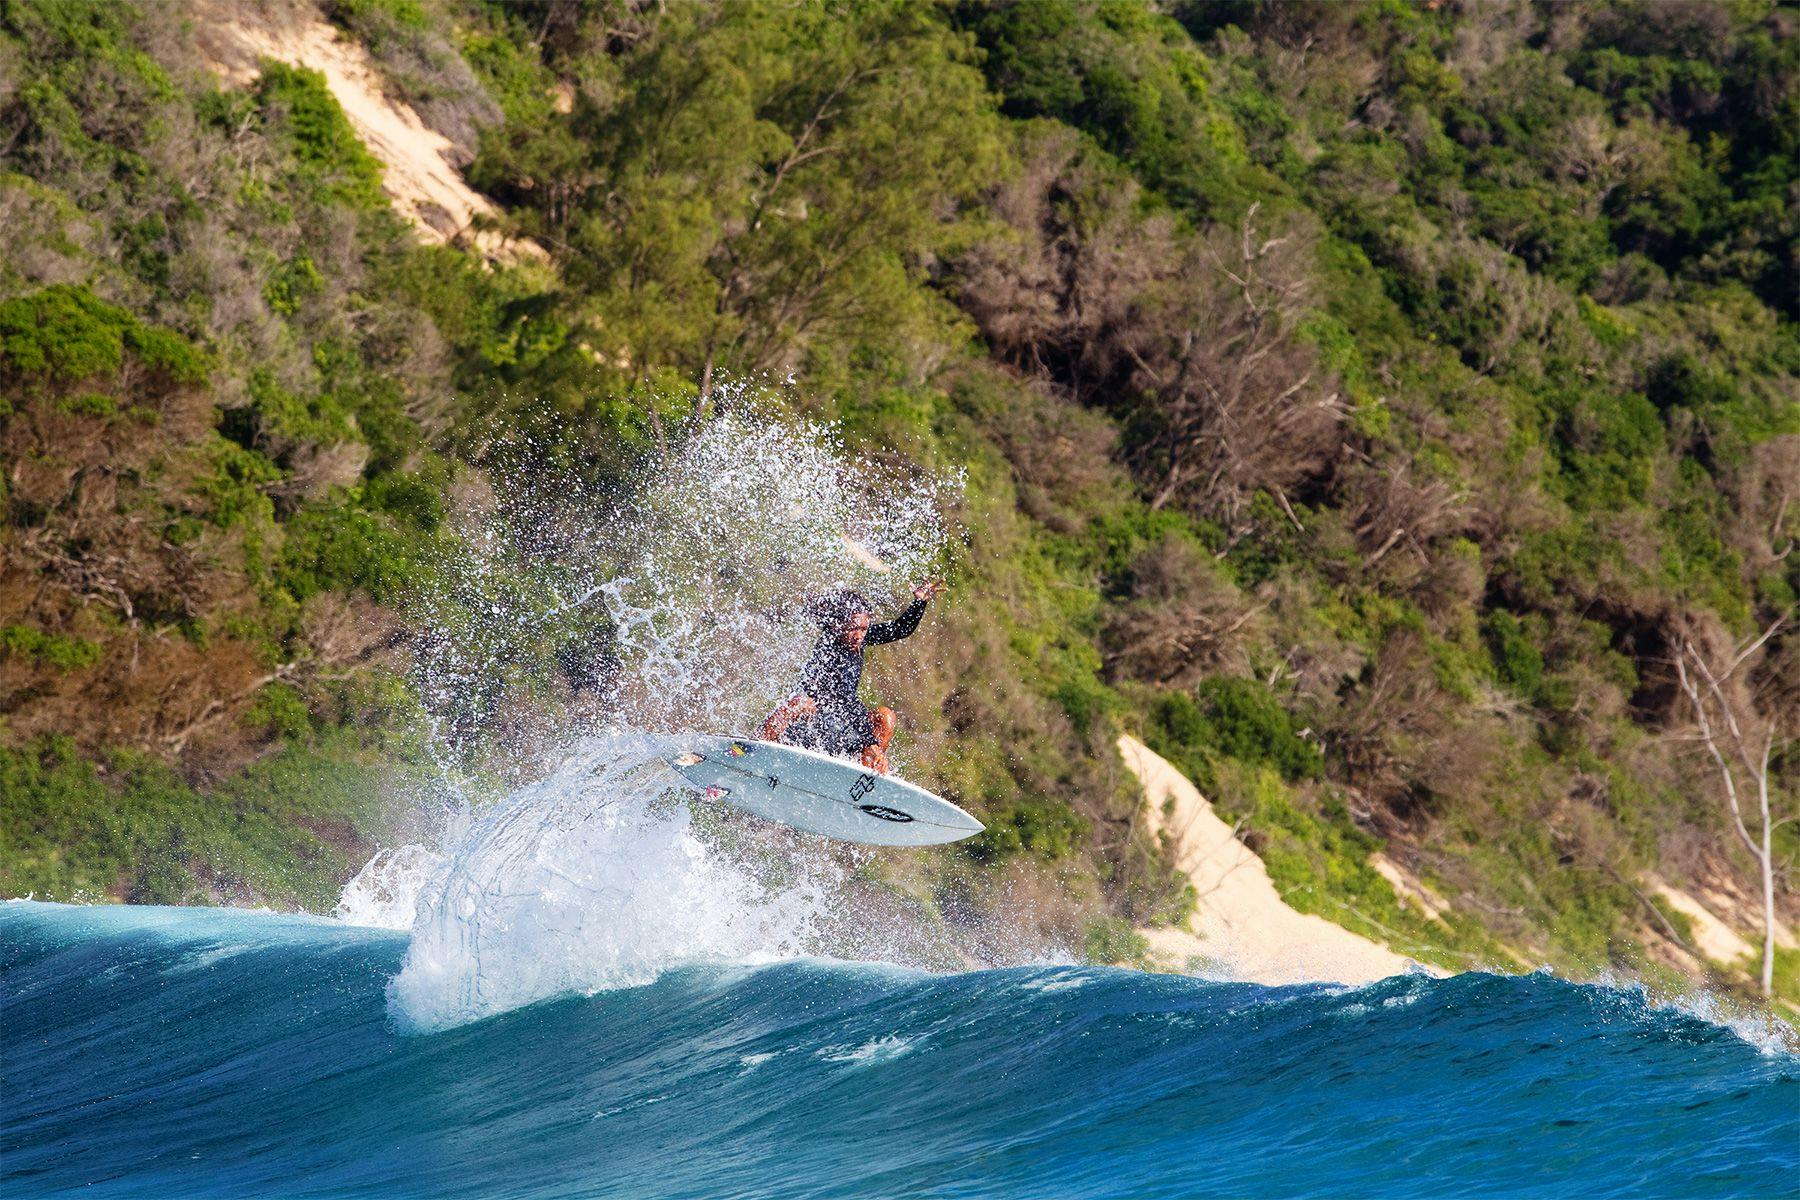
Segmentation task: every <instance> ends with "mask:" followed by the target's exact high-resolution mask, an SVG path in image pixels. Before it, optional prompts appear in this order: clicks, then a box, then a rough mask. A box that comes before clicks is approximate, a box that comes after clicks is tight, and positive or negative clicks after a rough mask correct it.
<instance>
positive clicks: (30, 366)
mask: <svg viewBox="0 0 1800 1200" xmlns="http://www.w3.org/2000/svg"><path fill="white" fill-rule="evenodd" d="M127 352H129V353H130V354H131V356H132V357H133V358H135V359H136V360H137V361H139V362H141V363H142V364H143V365H144V366H145V367H147V368H149V369H150V370H152V371H154V372H156V373H157V374H159V375H161V376H163V377H165V378H166V379H168V380H169V381H171V382H175V383H190V384H193V383H200V382H202V381H204V380H205V378H206V360H205V358H204V356H202V355H201V354H200V353H199V352H198V351H196V350H194V349H193V347H191V346H189V345H188V344H187V343H186V342H185V341H183V340H182V339H181V338H180V337H179V336H177V335H175V334H173V333H171V332H169V331H168V330H166V329H157V328H154V327H151V326H147V325H145V324H143V323H142V322H140V321H138V320H137V319H136V318H135V317H133V316H132V315H131V314H130V313H128V312H126V311H125V310H124V309H122V308H119V307H118V306H117V305H113V304H108V303H106V302H105V301H104V300H101V299H100V298H98V297H97V296H95V295H94V294H93V293H92V292H90V291H88V290H87V289H86V288H85V287H76V286H72V285H69V284H55V285H53V286H51V287H47V288H44V289H43V290H41V291H37V292H33V293H31V294H29V295H25V296H15V297H13V298H12V299H10V300H6V301H4V302H0V364H3V365H4V368H5V370H6V371H7V372H8V373H10V374H12V375H14V376H15V377H26V378H30V377H42V378H47V379H53V380H60V381H63V382H71V383H73V382H80V381H82V380H88V379H95V378H99V377H103V376H109V375H113V374H116V373H117V372H118V371H119V369H120V368H121V367H122V366H123V365H124V363H125V356H126V354H127Z"/></svg>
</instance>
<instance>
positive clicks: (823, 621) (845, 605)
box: [806, 591, 875, 632]
mask: <svg viewBox="0 0 1800 1200" xmlns="http://www.w3.org/2000/svg"><path fill="white" fill-rule="evenodd" d="M874 611H875V606H874V605H872V604H870V603H869V598H868V597H867V596H865V595H863V594H862V593H861V592H849V591H845V592H830V593H827V594H826V595H823V596H815V597H814V598H813V599H811V600H809V601H807V604H806V615H807V616H809V617H811V618H812V619H813V621H814V623H815V624H817V625H818V626H819V628H821V629H824V630H826V631H827V632H836V631H837V630H840V629H842V628H843V627H844V626H846V625H848V624H849V623H850V618H852V617H854V616H855V615H856V614H857V613H859V612H860V613H873V612H874Z"/></svg>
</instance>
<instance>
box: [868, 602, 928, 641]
mask: <svg viewBox="0 0 1800 1200" xmlns="http://www.w3.org/2000/svg"><path fill="white" fill-rule="evenodd" d="M924 615H925V602H924V601H923V600H914V601H913V602H912V603H911V604H909V605H907V606H906V609H905V610H904V611H903V612H901V614H900V615H899V616H897V617H895V618H894V619H893V620H891V621H883V622H882V623H881V624H879V625H871V626H869V633H868V636H867V637H865V638H864V639H863V645H865V646H879V645H881V644H883V643H884V642H897V641H899V640H900V639H901V638H903V637H911V636H912V632H913V630H915V629H917V628H918V627H919V618H920V617H922V616H924Z"/></svg>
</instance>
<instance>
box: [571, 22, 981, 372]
mask: <svg viewBox="0 0 1800 1200" xmlns="http://www.w3.org/2000/svg"><path fill="white" fill-rule="evenodd" d="M970 57H971V48H970V46H969V44H968V40H967V39H966V37H964V36H962V35H959V34H956V33H955V32H953V31H952V30H950V29H949V27H948V26H947V25H946V24H945V23H944V21H943V20H942V19H941V17H940V16H939V15H938V14H936V13H934V12H933V11H932V10H930V9H927V8H922V7H916V6H912V5H904V4H875V5H866V6H857V7H855V8H847V9H837V8H822V7H811V6H780V7H760V6H750V5H742V4H730V5H722V6H719V7H716V8H711V7H706V8H703V7H694V8H688V9H679V10H676V11H675V12H673V13H672V14H671V15H669V16H668V17H667V18H665V19H664V21H663V22H662V27H661V28H660V29H659V30H658V33H657V36H656V37H655V38H654V39H653V42H652V44H650V45H648V46H647V47H646V48H645V49H643V50H642V51H641V52H639V53H635V54H633V55H631V56H629V57H627V58H626V59H625V61H624V62H623V63H622V68H621V69H622V79H621V85H622V92H623V95H624V97H625V98H624V99H623V101H622V102H621V103H619V104H618V105H616V106H615V107H613V108H611V109H609V110H607V111H599V110H597V109H596V110H594V111H589V112H585V113H584V112H582V111H577V113H576V114H575V122H576V132H577V134H578V135H580V136H581V137H582V138H584V139H585V140H587V141H588V142H589V143H590V144H591V145H592V147H593V150H592V162H591V164H590V165H591V167H592V168H593V169H592V170H591V171H590V173H589V177H590V178H591V179H593V180H595V181H596V182H595V183H594V185H593V186H592V187H591V189H590V190H589V192H588V194H587V195H586V196H585V197H584V198H583V199H582V200H581V201H580V202H579V204H577V205H576V206H575V215H574V216H573V218H572V219H571V221H570V233H569V248H570V249H571V250H572V251H573V252H574V256H575V262H574V264H573V266H572V269H571V272H570V275H571V280H572V282H574V283H576V284H577V285H579V286H580V287H582V288H583V289H584V290H586V291H588V292H589V293H590V294H592V295H593V296H595V297H596V299H595V301H594V303H595V306H596V311H595V314H594V315H595V317H596V318H597V320H598V323H599V325H600V326H601V329H602V335H603V336H604V337H608V338H612V339H616V340H617V341H619V342H622V343H623V345H622V346H617V347H615V348H616V349H618V350H622V351H623V352H624V355H625V357H626V358H627V359H628V360H629V363H630V365H631V369H632V371H633V373H634V374H635V375H637V376H639V377H645V376H647V375H648V373H649V372H651V371H653V370H654V369H655V368H657V367H666V366H674V367H678V368H680V369H681V370H683V371H684V372H687V373H689V374H690V375H691V377H693V378H697V379H698V380H699V381H700V389H701V395H702V398H704V397H705V396H706V395H707V394H708V393H709V392H710V391H711V389H712V387H713V383H714V379H715V376H716V374H717V372H718V370H719V369H720V368H730V369H734V370H738V371H757V370H769V369H782V368H791V367H794V366H796V365H798V359H799V357H800V355H801V354H802V352H803V351H804V350H806V349H807V348H808V347H809V346H815V347H816V346H817V344H818V343H819V342H821V341H829V342H835V343H837V344H839V345H844V344H849V343H852V342H856V341H859V340H860V341H862V342H865V343H869V344H873V345H877V346H892V345H893V344H894V343H895V342H896V341H897V340H899V341H901V342H902V343H904V340H905V339H906V338H907V336H908V334H909V333H911V332H915V331H921V330H922V329H929V328H930V327H931V326H932V325H933V324H934V323H941V322H943V321H945V320H948V319H949V314H948V312H947V311H946V312H939V311H937V310H936V309H935V308H933V307H932V306H931V305H930V304H929V303H928V299H929V297H928V293H926V292H925V291H924V290H923V289H920V288H918V287H916V286H914V285H915V283H916V281H917V280H918V279H919V278H920V277H921V276H922V275H923V272H924V270H925V268H926V266H927V265H928V263H929V262H930V260H931V258H932V256H933V255H934V254H935V253H936V252H937V251H938V250H939V249H940V248H941V243H942V241H943V240H944V238H945V237H946V235H947V234H948V232H949V231H950V230H951V229H953V228H954V218H955V217H956V215H957V213H958V210H959V208H960V206H961V205H962V203H963V202H964V201H967V200H970V199H972V198H973V197H974V196H975V194H976V193H977V191H978V190H979V189H980V188H981V187H982V186H983V185H985V184H986V183H987V182H989V181H990V180H992V179H993V178H994V176H995V175H996V174H998V173H999V172H1000V167H1001V164H1002V151H1001V143H1000V141H999V138H998V133H997V130H998V124H997V121H998V118H997V114H996V113H995V112H994V105H993V101H992V99H991V98H990V97H989V96H988V95H987V94H986V92H985V90H984V89H983V87H982V80H981V75H980V73H979V72H978V71H976V69H975V68H974V66H973V65H971V64H970V63H969V62H968V60H969V58H970Z"/></svg>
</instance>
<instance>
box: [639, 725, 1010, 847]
mask: <svg viewBox="0 0 1800 1200" xmlns="http://www.w3.org/2000/svg"><path fill="white" fill-rule="evenodd" d="M669 740H670V743H671V746H672V747H673V748H672V750H671V753H670V754H669V758H668V763H669V766H670V767H672V768H673V769H674V770H675V771H676V773H678V774H679V775H680V776H681V777H682V778H683V779H685V780H686V781H687V782H688V784H689V785H690V786H692V787H693V788H694V789H695V790H696V791H698V792H701V793H703V794H705V795H706V796H708V797H710V798H712V799H714V800H722V801H724V802H725V803H726V804H730V805H732V806H734V807H736V808H741V809H743V810H744V811H745V812H749V813H754V814H756V815H757V816H759V817H765V818H767V819H768V820H771V821H779V822H781V823H782V824H783V825H791V826H793V827H794V828H795V829H799V830H804V831H805V832H807V833H818V834H823V835H824V836H826V837H834V838H839V839H842V840H843V841H846V842H861V843H863V844H864V845H869V846H934V845H937V844H939V843H941V842H956V841H961V840H962V839H963V838H966V837H973V836H974V835H976V834H978V833H980V832H981V831H982V830H983V829H984V828H986V826H984V825H982V823H981V822H980V821H977V820H976V819H975V818H974V817H971V816H970V815H969V814H968V813H966V812H964V811H963V810H962V809H960V808H958V807H957V806H956V805H954V804H952V803H950V802H949V801H948V800H945V799H943V798H941V797H938V796H934V795H932V794H931V793H930V792H928V791H926V790H925V789H924V788H922V787H919V786H917V785H916V784H911V783H908V782H906V781H905V780H904V779H895V778H894V777H893V776H891V775H878V774H876V773H875V772H874V771H870V770H868V769H867V768H865V767H864V766H863V765H862V764H861V763H857V762H852V761H849V760H846V759H842V758H832V757H831V756H830V755H827V754H819V753H817V752H816V751H812V750H802V749H800V748H799V747H798V746H783V745H778V744H777V743H775V742H757V741H750V740H747V739H742V738H728V737H718V736H715V735H713V734H692V735H682V736H678V737H674V738H671V739H669Z"/></svg>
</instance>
